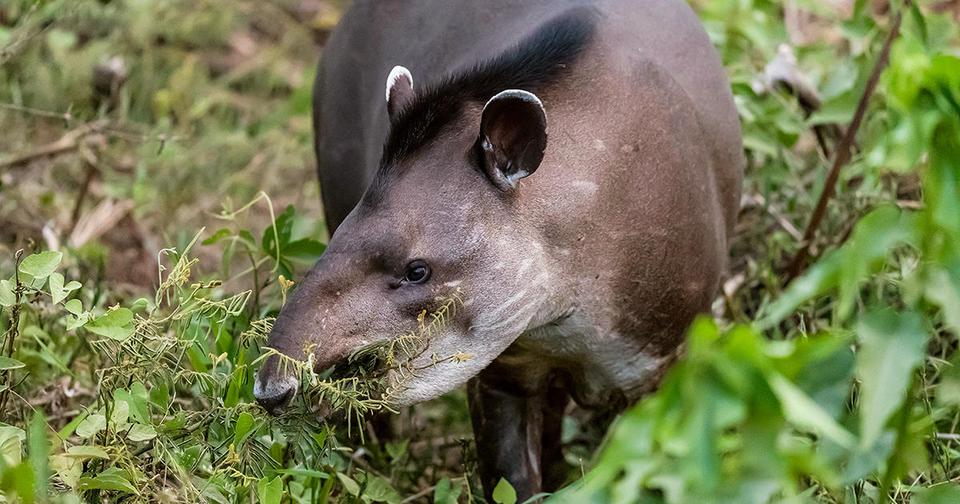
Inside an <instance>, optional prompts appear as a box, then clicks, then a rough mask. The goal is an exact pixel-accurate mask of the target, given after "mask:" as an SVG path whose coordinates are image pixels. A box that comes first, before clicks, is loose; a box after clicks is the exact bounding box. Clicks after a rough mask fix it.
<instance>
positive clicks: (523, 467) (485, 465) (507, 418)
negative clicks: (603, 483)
mask: <svg viewBox="0 0 960 504" xmlns="http://www.w3.org/2000/svg"><path fill="white" fill-rule="evenodd" d="M490 373H491V372H490V371H489V370H487V371H484V372H481V373H480V375H478V376H477V377H476V378H473V379H472V380H470V382H469V383H468V385H467V394H468V398H469V401H470V416H471V418H472V420H473V435H474V439H475V440H476V443H477V458H478V462H479V464H480V480H481V482H482V483H483V489H484V493H485V494H486V496H487V499H491V495H492V493H493V489H494V488H495V487H496V485H497V483H498V482H499V481H500V478H505V479H506V480H507V481H509V482H510V484H511V485H513V488H514V489H515V490H516V491H517V502H523V501H525V500H527V499H529V498H530V497H532V496H534V495H536V494H538V493H540V492H543V491H549V490H554V489H555V486H556V485H559V484H561V483H562V482H563V479H564V478H565V476H566V475H565V474H563V473H562V465H560V464H562V455H561V453H560V431H561V426H560V423H561V420H562V418H563V408H564V406H565V405H566V402H567V396H566V394H561V392H562V391H560V390H558V389H548V388H545V389H544V391H543V392H542V393H537V394H528V393H523V392H522V391H519V390H516V389H513V388H511V387H504V386H503V384H502V383H499V381H496V382H495V381H493V380H490V379H485V375H487V374H490ZM558 469H559V470H558Z"/></svg>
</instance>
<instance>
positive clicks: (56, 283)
mask: <svg viewBox="0 0 960 504" xmlns="http://www.w3.org/2000/svg"><path fill="white" fill-rule="evenodd" d="M49 286H50V297H51V299H52V300H53V304H57V303H59V302H60V301H63V300H64V298H66V297H67V294H66V293H65V292H63V275H61V274H60V273H57V272H53V273H50V284H49Z"/></svg>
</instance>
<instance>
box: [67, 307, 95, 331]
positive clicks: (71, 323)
mask: <svg viewBox="0 0 960 504" xmlns="http://www.w3.org/2000/svg"><path fill="white" fill-rule="evenodd" d="M71 301H75V300H71ZM89 320H90V314H89V313H81V314H80V315H77V316H76V317H74V316H73V315H69V316H67V324H66V325H67V327H66V328H67V330H68V331H72V330H74V329H77V328H80V327H83V326H84V324H86V323H87V322H88V321H89Z"/></svg>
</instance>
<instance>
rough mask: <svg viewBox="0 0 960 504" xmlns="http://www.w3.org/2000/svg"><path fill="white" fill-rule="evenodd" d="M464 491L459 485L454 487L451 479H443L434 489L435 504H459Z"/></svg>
mask: <svg viewBox="0 0 960 504" xmlns="http://www.w3.org/2000/svg"><path fill="white" fill-rule="evenodd" d="M462 490H463V488H462V487H461V486H460V485H459V484H458V485H456V486H454V485H453V484H452V483H451V482H450V479H449V478H443V479H441V480H440V481H439V482H437V486H436V487H435V488H434V489H433V504H457V501H458V499H459V498H460V492H461V491H462Z"/></svg>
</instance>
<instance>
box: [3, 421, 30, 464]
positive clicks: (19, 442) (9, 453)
mask: <svg viewBox="0 0 960 504" xmlns="http://www.w3.org/2000/svg"><path fill="white" fill-rule="evenodd" d="M26 439H27V433H26V432H24V430H23V429H21V428H19V427H14V426H12V425H0V458H2V459H3V460H2V462H3V463H4V464H5V465H6V466H8V467H9V466H14V465H17V464H19V463H20V460H21V459H22V457H23V442H24V441H26Z"/></svg>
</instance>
